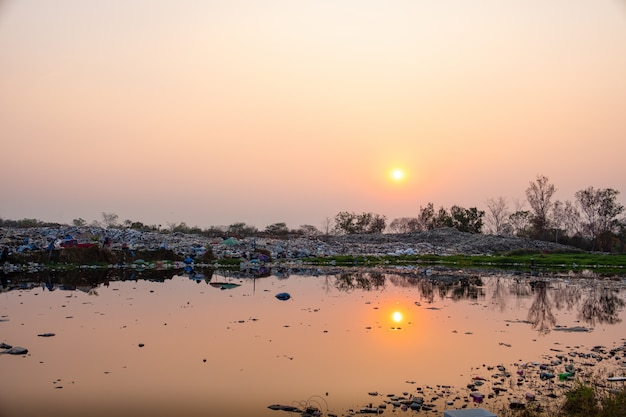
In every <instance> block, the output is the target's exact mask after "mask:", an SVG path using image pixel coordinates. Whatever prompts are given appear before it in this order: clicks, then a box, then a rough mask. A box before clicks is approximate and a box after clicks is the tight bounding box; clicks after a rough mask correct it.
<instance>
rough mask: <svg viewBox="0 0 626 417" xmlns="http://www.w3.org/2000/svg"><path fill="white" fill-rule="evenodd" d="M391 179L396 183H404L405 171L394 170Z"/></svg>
mask: <svg viewBox="0 0 626 417" xmlns="http://www.w3.org/2000/svg"><path fill="white" fill-rule="evenodd" d="M391 178H393V180H394V181H402V179H404V171H402V170H401V169H399V168H397V169H394V170H393V171H392V172H391Z"/></svg>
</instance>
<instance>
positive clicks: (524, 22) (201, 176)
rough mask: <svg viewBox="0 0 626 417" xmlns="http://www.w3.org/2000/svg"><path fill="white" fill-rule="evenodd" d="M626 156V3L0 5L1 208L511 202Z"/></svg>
mask: <svg viewBox="0 0 626 417" xmlns="http://www.w3.org/2000/svg"><path fill="white" fill-rule="evenodd" d="M625 150H626V1H624V0H595V1H588V0H551V1H528V0H474V1H465V0H410V1H409V0H391V1H380V0H378V1H374V0H315V1H305V0H302V1H297V0H265V1H259V0H204V1H201V0H181V1H165V0H129V1H122V0H91V1H82V0H55V1H46V0H0V218H4V219H13V220H17V219H23V218H36V219H39V220H43V221H53V222H62V223H71V222H72V220H73V219H77V218H82V219H85V220H86V221H87V222H91V221H94V220H102V213H103V212H106V213H114V214H117V215H118V216H119V220H120V221H123V220H126V219H129V220H133V221H141V222H143V223H145V224H155V225H158V224H160V225H162V226H165V225H168V224H175V223H180V222H185V223H186V224H187V225H189V226H199V227H201V228H205V227H210V226H221V225H230V224H233V223H238V222H244V223H246V224H248V225H253V226H256V227H258V228H260V229H262V228H264V227H265V226H267V225H270V224H274V223H280V222H284V223H286V224H287V225H288V227H290V228H298V227H299V226H300V225H303V224H308V225H314V226H316V227H318V228H322V225H323V224H324V222H325V221H326V220H327V219H334V217H335V216H336V215H337V213H339V212H341V211H348V212H354V213H362V212H372V213H376V214H379V215H384V216H386V218H387V220H388V221H391V220H393V219H395V218H398V217H413V216H416V215H417V213H418V212H419V208H420V206H426V205H427V204H428V203H429V202H432V203H433V204H434V205H435V206H436V207H440V206H443V207H446V208H449V207H451V206H452V205H460V206H462V207H466V208H469V207H478V208H479V209H484V208H485V207H486V204H485V202H486V201H487V200H488V199H490V198H498V197H505V198H506V199H507V200H508V201H509V202H510V208H514V202H523V201H525V190H526V188H528V185H529V183H530V182H531V181H534V180H535V179H536V178H537V176H538V175H543V176H546V177H548V178H549V180H550V182H551V183H553V184H554V185H555V186H556V188H557V192H556V194H555V197H554V198H555V199H559V200H562V201H565V200H571V201H574V199H575V197H574V193H575V192H576V191H578V190H582V189H585V188H587V187H589V186H593V187H595V188H613V189H616V190H618V191H620V192H621V193H626V184H625V178H626V163H625V155H626V152H624V151H625ZM396 169H401V170H402V172H403V176H402V178H401V179H400V180H395V179H393V178H392V175H391V173H392V171H393V170H396ZM624 197H625V196H624V195H622V194H620V196H619V200H620V201H622V202H624V201H625V200H624Z"/></svg>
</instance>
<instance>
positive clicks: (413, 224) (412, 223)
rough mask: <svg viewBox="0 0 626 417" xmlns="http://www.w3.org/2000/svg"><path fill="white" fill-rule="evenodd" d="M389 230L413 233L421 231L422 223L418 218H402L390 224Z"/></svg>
mask: <svg viewBox="0 0 626 417" xmlns="http://www.w3.org/2000/svg"><path fill="white" fill-rule="evenodd" d="M389 229H390V230H391V231H393V232H396V233H411V232H415V231H417V230H420V223H419V219H418V218H417V217H400V218H398V219H393V220H392V221H391V223H389Z"/></svg>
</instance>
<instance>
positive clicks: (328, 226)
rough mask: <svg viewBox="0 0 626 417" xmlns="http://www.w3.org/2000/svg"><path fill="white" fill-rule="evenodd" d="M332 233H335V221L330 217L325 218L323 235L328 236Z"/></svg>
mask: <svg viewBox="0 0 626 417" xmlns="http://www.w3.org/2000/svg"><path fill="white" fill-rule="evenodd" d="M332 231H333V219H331V218H330V217H325V218H324V220H323V221H322V233H324V235H326V236H328V235H329V234H330V232H332Z"/></svg>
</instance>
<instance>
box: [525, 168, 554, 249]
mask: <svg viewBox="0 0 626 417" xmlns="http://www.w3.org/2000/svg"><path fill="white" fill-rule="evenodd" d="M555 192H556V188H555V186H554V185H553V184H551V183H550V180H549V179H548V177H546V176H543V175H538V176H537V179H536V180H535V181H534V182H532V181H531V182H530V184H529V185H528V188H527V189H526V199H527V200H528V204H530V208H531V209H532V211H533V215H532V219H531V221H532V224H533V227H534V233H535V236H537V237H539V238H542V237H545V233H546V230H547V228H548V219H549V217H548V216H549V214H550V209H551V208H552V202H551V200H552V196H553V195H554V193H555Z"/></svg>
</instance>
